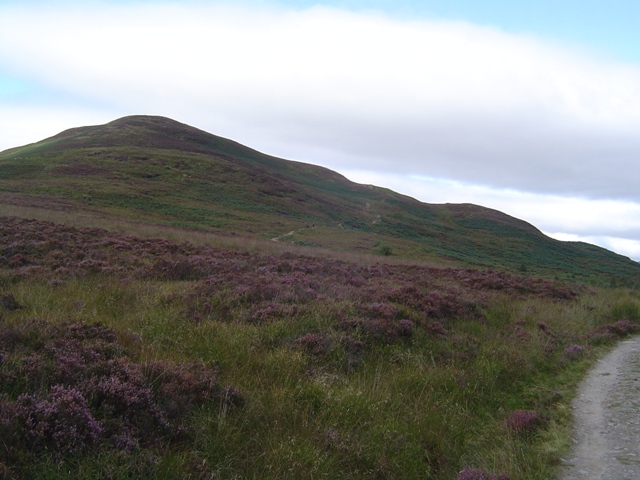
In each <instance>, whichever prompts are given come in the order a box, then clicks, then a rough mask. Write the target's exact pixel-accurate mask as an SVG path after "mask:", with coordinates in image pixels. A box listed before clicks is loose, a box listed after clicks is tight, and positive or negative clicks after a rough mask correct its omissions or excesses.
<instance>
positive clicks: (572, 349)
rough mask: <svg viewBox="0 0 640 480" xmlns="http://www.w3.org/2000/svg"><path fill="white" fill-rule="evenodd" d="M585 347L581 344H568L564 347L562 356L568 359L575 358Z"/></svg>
mask: <svg viewBox="0 0 640 480" xmlns="http://www.w3.org/2000/svg"><path fill="white" fill-rule="evenodd" d="M584 350H585V348H584V347H583V346H582V345H576V344H573V345H569V346H568V347H567V348H565V349H564V352H563V354H564V356H565V357H566V358H567V359H569V360H577V359H578V358H580V357H581V356H582V354H583V353H584Z"/></svg>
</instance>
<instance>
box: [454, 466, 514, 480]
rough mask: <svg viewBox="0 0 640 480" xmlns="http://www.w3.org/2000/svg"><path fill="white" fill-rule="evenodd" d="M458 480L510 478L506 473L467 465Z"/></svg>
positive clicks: (506, 479) (501, 479)
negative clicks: (497, 472)
mask: <svg viewBox="0 0 640 480" xmlns="http://www.w3.org/2000/svg"><path fill="white" fill-rule="evenodd" d="M456 480H509V476H508V475H507V474H506V473H500V474H496V473H492V472H487V471H485V470H480V469H477V468H471V467H467V468H465V469H464V470H462V471H461V472H460V473H459V474H458V476H457V477H456Z"/></svg>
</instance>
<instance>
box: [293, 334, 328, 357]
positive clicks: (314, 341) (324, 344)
mask: <svg viewBox="0 0 640 480" xmlns="http://www.w3.org/2000/svg"><path fill="white" fill-rule="evenodd" d="M293 345H294V346H295V347H297V348H300V349H302V350H304V351H306V352H308V353H310V354H312V355H324V354H325V353H327V352H328V351H329V347H330V346H331V342H330V341H329V340H328V339H326V338H324V337H322V336H321V335H318V334H316V333H307V334H306V335H304V336H302V337H299V338H297V339H295V340H294V342H293Z"/></svg>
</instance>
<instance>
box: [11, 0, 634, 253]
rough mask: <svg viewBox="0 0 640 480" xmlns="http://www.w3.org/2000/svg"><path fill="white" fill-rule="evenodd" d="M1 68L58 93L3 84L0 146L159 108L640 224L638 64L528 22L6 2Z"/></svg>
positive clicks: (377, 164)
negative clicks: (39, 95) (9, 92)
mask: <svg viewBox="0 0 640 480" xmlns="http://www.w3.org/2000/svg"><path fill="white" fill-rule="evenodd" d="M63 5H64V4H63ZM0 74H3V76H4V77H5V78H8V77H13V78H18V79H20V80H21V81H24V82H25V83H26V84H27V85H38V88H40V89H42V90H43V91H48V92H54V93H55V96H56V101H55V102H53V103H55V105H54V104H53V103H52V104H51V105H49V104H47V102H44V103H43V105H44V111H43V114H41V115H38V107H37V106H36V102H35V101H34V102H31V103H29V104H27V105H26V108H22V107H18V106H17V105H16V104H15V103H11V102H10V101H8V100H6V99H5V98H2V97H0V108H1V109H2V111H3V120H0V149H2V148H8V147H11V146H16V145H19V144H20V143H19V142H18V140H19V139H21V138H23V137H24V135H22V136H21V132H26V131H28V132H33V133H32V135H40V134H41V133H40V132H44V131H45V130H47V129H49V131H48V132H47V135H43V136H48V135H52V134H54V133H57V131H50V130H51V128H53V127H54V126H55V127H56V128H58V127H60V130H62V129H63V128H68V127H71V126H77V125H86V124H93V123H103V122H106V121H108V120H111V119H113V118H115V117H116V116H120V115H125V114H135V113H148V114H160V115H166V116H170V117H173V118H175V119H177V120H180V121H183V122H186V123H190V124H192V125H195V126H197V127H199V128H202V129H204V130H207V131H210V132H212V133H216V134H219V135H223V136H227V137H230V138H233V139H235V140H238V141H240V142H242V143H245V144H247V145H249V146H251V147H254V148H257V149H260V150H262V151H265V152H267V153H270V154H273V155H278V156H282V157H285V158H292V159H297V160H303V161H308V162H311V163H317V164H321V165H326V166H329V167H331V168H334V169H336V170H339V171H344V172H346V171H359V172H363V171H367V172H369V173H370V174H372V175H374V174H376V172H377V174H378V175H379V176H378V177H377V178H379V179H380V181H379V182H378V183H379V184H382V185H385V186H389V187H391V188H395V189H396V190H398V191H402V192H406V193H409V194H413V195H414V196H416V197H418V198H420V199H422V200H425V201H435V202H437V201H452V202H462V201H471V202H473V203H479V204H483V205H486V206H491V207H493V208H498V209H501V210H503V211H506V212H507V213H510V214H512V215H515V216H518V217H520V218H525V219H527V220H528V221H530V222H532V223H534V224H536V225H537V226H539V227H540V228H542V229H543V230H545V231H549V232H560V233H562V232H567V231H569V229H572V230H571V231H572V232H573V234H575V235H582V236H588V235H590V234H593V233H594V232H597V235H599V237H598V238H600V237H602V238H604V237H605V236H606V237H607V238H609V237H611V238H619V239H621V241H625V239H627V240H629V241H635V240H633V239H634V238H640V232H639V227H638V225H636V224H635V221H630V220H629V219H633V218H640V216H638V215H637V214H638V213H640V212H638V206H637V204H636V203H634V202H640V190H639V189H638V188H637V178H640V162H638V161H637V160H638V158H639V156H640V136H638V135H637V132H638V131H639V130H640V128H639V127H640V67H638V66H637V65H633V64H623V63H615V62H612V61H610V60H605V59H603V58H598V57H595V56H593V55H590V54H589V53H588V52H585V51H580V50H576V49H575V48H573V47H572V48H569V47H567V46H564V45H561V44H557V43H552V42H547V41H543V40H542V39H539V38H535V37H533V36H525V35H514V34H508V33H505V32H502V31H500V30H498V29H494V28H488V27H482V26H477V25H472V24H469V23H464V22H450V21H426V20H420V21H412V20H408V19H406V18H405V19H399V18H390V17H385V16H383V15H382V14H376V13H362V12H360V13H357V12H348V11H343V10H339V9H333V8H321V7H315V8H308V9H299V10H285V9H283V8H279V7H273V6H271V7H268V6H265V5H264V4H261V6H259V7H256V6H254V7H251V8H250V7H243V6H230V5H228V4H223V3H218V4H213V5H211V4H207V3H205V2H192V3H191V2H187V3H183V2H181V3H177V2H175V3H173V2H164V3H159V4H152V3H149V2H125V3H120V4H107V3H100V2H89V3H84V4H73V3H67V4H66V6H63V7H60V5H58V6H56V7H55V8H54V7H51V6H47V5H46V3H42V4H39V5H38V8H33V6H30V7H29V6H21V5H20V4H15V5H11V4H9V5H2V4H0ZM9 116H10V118H11V120H8V118H9ZM72 122H73V123H72ZM39 138H42V137H41V136H38V137H35V138H30V139H29V141H35V140H38V139H39ZM411 176H413V180H412V179H411V178H409V177H411ZM425 178H427V179H440V180H438V182H440V184H439V185H440V187H442V185H445V184H444V183H442V182H443V179H444V180H446V179H449V180H455V181H456V182H457V183H456V184H455V185H457V186H455V187H452V185H454V184H451V183H449V184H448V187H447V188H440V187H438V188H436V186H435V184H434V183H433V182H431V183H429V182H427V183H426V184H425V180H424V179H425ZM394 179H395V180H394ZM416 179H417V180H416ZM396 180H398V182H399V183H398V184H397V185H392V184H390V182H395V181H396ZM372 183H374V182H372ZM420 185H421V186H422V187H421V186H420ZM425 185H429V188H432V189H433V190H432V192H433V193H434V195H422V194H421V192H414V190H419V189H420V188H422V189H424V188H425ZM473 185H475V186H473ZM472 186H473V187H472ZM436 192H438V195H440V196H439V197H437V196H436V195H435V193H436ZM419 193H420V194H419ZM452 193H455V195H457V197H456V198H452V195H451V194H452ZM443 199H447V200H443ZM466 199H468V200H466ZM594 218H596V219H597V220H595V221H594V220H593V219H594ZM625 221H626V224H625ZM592 237H594V238H595V236H594V235H592Z"/></svg>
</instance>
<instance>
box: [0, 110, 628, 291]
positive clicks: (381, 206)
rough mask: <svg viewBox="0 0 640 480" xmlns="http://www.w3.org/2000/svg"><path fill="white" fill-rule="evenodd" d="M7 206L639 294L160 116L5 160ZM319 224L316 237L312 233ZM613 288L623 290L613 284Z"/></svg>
mask: <svg viewBox="0 0 640 480" xmlns="http://www.w3.org/2000/svg"><path fill="white" fill-rule="evenodd" d="M0 199H3V201H5V202H10V201H18V199H19V201H20V202H22V203H25V204H29V203H31V204H34V205H35V204H37V205H40V207H39V208H41V206H42V205H43V203H47V202H48V203H49V204H50V205H52V206H53V205H55V204H56V203H57V202H64V203H65V205H73V206H74V208H78V209H89V210H91V211H92V212H98V214H100V215H104V216H105V218H125V219H128V220H133V221H139V222H146V223H149V224H154V225H167V226H172V227H181V228H189V229H197V230H204V231H210V232H218V233H225V234H236V235H243V236H248V237H255V238H262V239H265V240H268V239H272V238H283V236H284V235H285V234H287V233H288V232H291V231H293V232H296V233H295V234H293V235H291V236H287V237H286V241H290V242H295V243H297V244H298V245H309V246H318V247H324V248H331V249H338V250H349V251H354V252H361V253H373V254H375V253H380V254H383V255H388V254H393V255H395V256H401V257H406V258H409V259H420V260H427V261H431V262H439V263H444V264H456V265H472V266H481V267H489V268H497V269H507V270H512V271H515V270H518V271H521V272H529V273H534V274H539V275H546V276H556V277H559V278H564V279H567V280H581V281H589V282H594V281H597V282H600V283H605V282H608V281H614V280H615V282H626V283H630V284H631V283H636V282H638V279H639V278H640V264H638V263H637V262H633V261H632V260H630V259H628V258H626V257H623V256H621V255H617V254H614V253H613V252H609V251H607V250H605V249H602V248H600V247H596V246H593V245H589V244H582V243H579V242H578V243H576V242H560V241H558V240H554V239H551V238H549V237H547V236H545V235H544V234H543V233H542V232H541V231H540V230H539V229H537V228H536V227H535V226H534V225H532V224H530V223H528V222H526V221H525V220H521V219H518V218H515V217H512V216H510V215H507V214H505V213H503V212H500V211H498V210H494V209H490V208H486V207H482V206H479V205H472V204H428V203H423V202H420V201H418V200H416V199H414V198H412V197H409V196H406V195H402V194H400V193H397V192H394V191H392V190H389V189H386V188H382V187H377V186H373V185H362V184H357V183H355V182H352V181H350V180H348V179H347V178H346V177H344V176H343V175H341V174H339V173H338V172H335V171H332V170H330V169H327V168H325V167H321V166H317V165H312V164H308V163H304V162H299V161H293V160H285V159H281V158H277V157H274V156H270V155H268V154H265V153H262V152H259V151H257V150H254V149H252V148H250V147H247V146H244V145H242V144H240V143H238V142H235V141H233V140H229V139H226V138H223V137H219V136H216V135H213V134H211V133H208V132H205V131H204V130H200V129H198V128H195V127H192V126H190V125H187V124H184V123H180V122H177V121H175V120H172V119H170V118H167V117H162V116H147V115H131V116H126V117H122V118H119V119H116V120H113V121H111V122H108V123H106V124H104V125H95V126H86V127H76V128H72V129H68V130H65V131H63V132H60V133H59V134H57V135H54V136H53V137H49V138H47V139H44V140H42V141H40V142H36V143H33V144H30V145H25V146H23V147H16V148H13V149H9V150H5V151H4V152H0ZM311 225H313V226H314V227H315V228H306V227H308V226H311ZM612 279H614V280H612Z"/></svg>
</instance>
